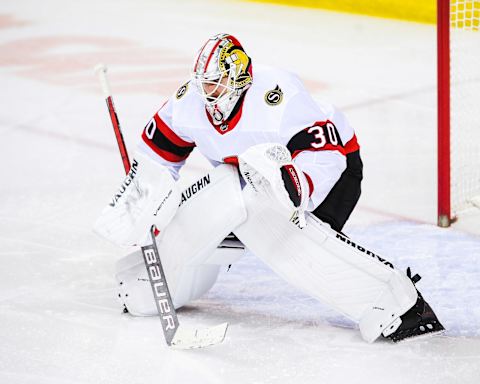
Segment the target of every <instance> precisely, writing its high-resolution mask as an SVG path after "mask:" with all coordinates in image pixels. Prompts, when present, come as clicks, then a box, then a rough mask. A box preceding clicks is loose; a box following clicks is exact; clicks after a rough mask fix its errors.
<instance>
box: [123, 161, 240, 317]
mask: <svg viewBox="0 0 480 384" xmlns="http://www.w3.org/2000/svg"><path fill="white" fill-rule="evenodd" d="M245 219H246V210H245V207H244V204H243V198H242V191H241V188H240V180H239V175H238V172H237V170H236V168H235V167H234V166H231V165H227V164H224V165H220V166H218V167H217V168H215V169H214V170H212V171H211V172H209V174H207V175H206V176H204V177H202V178H200V179H198V181H196V182H195V183H193V184H192V185H191V186H189V187H188V188H187V189H186V190H184V191H183V192H182V204H181V205H180V207H179V209H178V211H177V213H176V215H175V216H174V218H173V219H172V221H171V222H170V224H169V225H168V226H167V227H166V228H165V229H164V230H163V231H162V232H161V233H160V234H159V235H158V236H157V239H156V240H157V247H158V252H159V255H160V259H161V262H162V266H163V269H164V271H165V276H166V280H167V283H168V286H169V289H170V293H171V295H172V299H173V303H174V306H175V307H176V308H178V307H181V306H183V305H185V304H187V303H188V302H190V301H192V300H195V299H197V298H199V297H200V296H201V295H203V294H204V293H205V292H206V291H208V290H209V289H210V288H211V287H212V285H213V284H214V283H215V281H216V278H217V275H218V272H219V269H220V265H224V263H223V262H222V255H223V257H225V264H229V263H231V262H232V261H234V260H235V259H237V258H239V257H240V256H241V255H242V254H243V250H241V251H236V252H235V254H232V253H231V254H229V255H227V254H225V253H224V252H223V253H219V251H217V246H218V245H219V244H220V243H221V241H222V240H223V239H225V237H227V235H228V234H230V233H231V232H232V230H233V229H234V228H236V227H237V226H238V225H239V224H240V223H242V222H243V221H244V220H245ZM137 254H138V255H139V256H138V255H137ZM142 268H143V269H142ZM116 277H117V280H118V281H122V282H123V284H122V286H121V292H120V294H121V295H122V299H123V300H124V301H125V304H126V306H127V308H128V310H129V312H130V313H132V314H134V315H144V316H146V315H154V314H156V313H157V310H156V308H155V304H154V301H153V298H152V292H151V287H150V284H149V282H148V278H147V274H146V271H145V266H144V265H143V261H142V256H141V254H140V253H139V252H138V253H137V252H135V253H134V254H132V255H129V256H127V257H126V258H125V259H124V260H123V259H122V260H120V261H119V262H118V263H117V275H116ZM122 291H123V292H122ZM127 294H128V296H126V295H127Z"/></svg>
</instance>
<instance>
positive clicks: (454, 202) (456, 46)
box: [438, 0, 480, 226]
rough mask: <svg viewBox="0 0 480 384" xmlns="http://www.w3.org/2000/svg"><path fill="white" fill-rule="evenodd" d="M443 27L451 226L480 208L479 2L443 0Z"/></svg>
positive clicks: (442, 118) (444, 142) (444, 173)
mask: <svg viewBox="0 0 480 384" xmlns="http://www.w3.org/2000/svg"><path fill="white" fill-rule="evenodd" d="M442 12H443V15H442ZM442 23H443V26H442ZM438 28H439V37H438V38H439V42H438V48H439V52H438V54H439V84H438V85H439V105H438V108H439V225H441V226H447V225H449V224H450V222H451V220H453V219H454V218H455V217H456V216H457V214H458V213H460V212H462V211H463V210H465V209H468V208H470V207H473V206H478V207H480V0H438ZM441 28H444V30H443V31H441ZM445 29H448V30H445ZM448 59H449V60H448ZM442 60H443V62H442ZM448 67H449V68H448ZM447 77H448V78H447ZM445 109H449V111H446V110H445ZM448 115H449V116H448ZM445 135H449V137H445ZM442 146H443V148H442ZM447 151H448V152H449V153H445V152H447ZM447 168H448V169H447ZM448 179H449V180H448ZM448 184H449V185H448ZM442 188H443V190H442ZM447 189H448V190H447ZM448 200H449V201H448Z"/></svg>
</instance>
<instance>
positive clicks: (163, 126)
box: [153, 113, 195, 147]
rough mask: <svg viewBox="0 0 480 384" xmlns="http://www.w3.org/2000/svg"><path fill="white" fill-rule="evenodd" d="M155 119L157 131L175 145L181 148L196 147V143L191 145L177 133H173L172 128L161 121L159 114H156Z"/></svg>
mask: <svg viewBox="0 0 480 384" xmlns="http://www.w3.org/2000/svg"><path fill="white" fill-rule="evenodd" d="M153 118H154V119H155V123H156V125H157V129H159V130H160V131H161V132H162V133H163V134H164V135H165V136H166V137H167V138H168V140H170V141H171V142H172V143H173V144H175V145H178V146H179V147H194V146H195V143H190V142H188V141H185V140H183V139H182V138H181V137H179V136H178V135H177V134H176V133H175V132H173V131H172V130H171V129H170V127H169V126H168V125H167V124H166V123H165V122H164V121H163V120H162V119H161V117H160V116H159V115H158V113H157V114H155V116H154V117H153Z"/></svg>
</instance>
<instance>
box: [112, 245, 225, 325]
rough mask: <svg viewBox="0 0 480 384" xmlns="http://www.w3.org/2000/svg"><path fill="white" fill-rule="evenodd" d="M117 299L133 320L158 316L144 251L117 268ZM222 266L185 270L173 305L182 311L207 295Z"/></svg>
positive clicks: (131, 256) (124, 259)
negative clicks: (193, 301)
mask: <svg viewBox="0 0 480 384" xmlns="http://www.w3.org/2000/svg"><path fill="white" fill-rule="evenodd" d="M116 271H117V272H116V274H115V279H116V281H117V284H118V285H117V288H118V298H119V300H120V302H121V303H122V305H125V307H126V309H127V310H128V312H129V313H130V314H132V315H134V316H157V315H158V311H157V307H156V305H155V302H154V301H153V300H152V288H151V286H150V283H149V280H148V274H147V271H146V269H145V263H144V261H143V256H142V251H141V250H138V251H135V252H133V253H131V254H129V255H127V256H125V257H124V258H122V259H120V260H119V261H118V262H117V264H116ZM219 271H220V266H219V265H213V264H204V265H195V266H186V267H185V268H183V270H182V273H181V274H180V275H179V276H178V281H177V284H176V291H175V296H174V297H173V303H174V307H175V308H179V307H181V306H183V305H185V304H187V303H189V302H190V301H192V300H195V299H198V298H199V297H201V296H202V295H204V294H205V293H206V292H207V291H208V290H209V289H210V288H211V287H212V286H213V285H214V284H215V281H216V280H217V276H218V273H219Z"/></svg>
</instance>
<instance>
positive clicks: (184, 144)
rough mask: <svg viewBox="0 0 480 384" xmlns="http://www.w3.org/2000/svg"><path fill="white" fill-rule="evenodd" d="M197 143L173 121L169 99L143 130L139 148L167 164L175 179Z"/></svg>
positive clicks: (171, 104) (171, 105)
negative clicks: (176, 126)
mask: <svg viewBox="0 0 480 384" xmlns="http://www.w3.org/2000/svg"><path fill="white" fill-rule="evenodd" d="M194 148H195V143H194V142H193V141H192V140H191V139H190V138H189V137H188V136H186V135H184V134H182V133H181V132H180V130H179V129H178V128H175V127H174V123H173V103H172V101H171V100H169V101H167V102H166V103H165V104H164V105H163V106H162V108H160V110H159V111H158V112H157V113H156V114H155V115H154V116H153V118H152V119H151V120H150V121H149V122H148V124H147V125H146V127H145V129H144V130H143V132H142V139H141V141H140V144H139V150H141V151H142V152H144V153H146V154H147V155H149V156H150V157H152V158H153V159H155V160H156V161H158V162H159V163H161V164H163V165H164V166H166V167H167V168H168V169H169V171H170V173H171V174H172V176H173V177H174V178H175V180H178V178H179V171H180V169H181V168H182V166H183V165H184V164H185V160H186V159H187V157H188V156H189V155H190V153H191V152H192V151H193V149H194Z"/></svg>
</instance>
